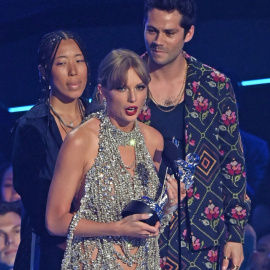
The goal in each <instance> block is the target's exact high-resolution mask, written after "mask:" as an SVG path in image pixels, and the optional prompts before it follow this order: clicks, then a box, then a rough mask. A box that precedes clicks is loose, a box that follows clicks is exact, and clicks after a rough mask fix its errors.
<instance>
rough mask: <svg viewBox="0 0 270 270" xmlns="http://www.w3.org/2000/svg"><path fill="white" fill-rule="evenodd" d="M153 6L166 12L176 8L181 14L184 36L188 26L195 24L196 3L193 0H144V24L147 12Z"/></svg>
mask: <svg viewBox="0 0 270 270" xmlns="http://www.w3.org/2000/svg"><path fill="white" fill-rule="evenodd" d="M154 8H156V9H159V10H165V11H167V12H173V11H174V10H177V11H178V12H179V13H180V14H181V15H182V19H181V22H180V26H181V27H183V28H184V29H185V32H184V35H185V36H186V34H187V33H188V31H189V29H190V27H191V26H192V25H194V24H195V19H196V3H195V1H194V0H145V2H144V24H145V23H146V21H147V17H148V12H149V11H151V10H152V9H154Z"/></svg>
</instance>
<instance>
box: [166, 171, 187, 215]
mask: <svg viewBox="0 0 270 270" xmlns="http://www.w3.org/2000/svg"><path fill="white" fill-rule="evenodd" d="M166 179H167V181H166V186H167V194H168V203H167V204H166V205H165V207H164V213H165V214H168V213H170V212H172V211H173V212H174V211H175V210H176V209H177V204H178V190H177V189H178V184H177V181H176V180H175V179H174V178H173V177H171V176H170V175H167V176H166ZM186 195H187V193H186V190H185V184H184V183H182V182H180V202H181V201H182V200H183V199H184V198H185V197H186Z"/></svg>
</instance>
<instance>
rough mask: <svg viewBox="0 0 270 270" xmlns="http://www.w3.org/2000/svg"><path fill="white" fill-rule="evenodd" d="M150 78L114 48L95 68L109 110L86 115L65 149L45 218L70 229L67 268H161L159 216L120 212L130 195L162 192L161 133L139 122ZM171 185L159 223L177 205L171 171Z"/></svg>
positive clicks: (54, 229) (53, 227)
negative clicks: (153, 218)
mask: <svg viewBox="0 0 270 270" xmlns="http://www.w3.org/2000/svg"><path fill="white" fill-rule="evenodd" d="M149 80H150V78H149V75H148V72H147V69H146V66H145V64H144V62H143V61H142V60H141V59H140V57H139V56H138V55H137V54H135V53H134V52H131V51H129V50H123V49H120V50H113V51H112V52H110V53H109V54H108V55H107V56H106V57H105V58H104V59H103V61H102V62H101V64H100V67H99V71H98V87H97V89H98V95H99V96H100V98H99V100H101V101H103V103H104V102H106V109H105V110H101V111H99V112H96V113H93V114H91V115H90V116H88V117H87V118H86V120H85V122H84V123H83V124H82V125H81V126H80V127H79V128H77V129H76V130H74V131H73V132H71V133H70V134H69V135H68V136H67V138H66V140H65V142H64V144H63V146H62V148H61V150H60V153H59V157H58V160H57V164H56V169H55V173H54V177H53V180H52V184H51V187H50V192H49V197H48V204H47V213H46V224H47V228H48V231H49V232H50V233H51V234H53V235H61V236H66V235H67V234H68V240H67V248H66V251H65V256H64V260H63V263H62V269H113V270H115V269H159V248H158V239H157V238H158V235H159V227H160V222H156V223H155V224H154V225H148V224H147V223H145V222H142V221H143V220H147V219H149V218H150V217H151V214H147V213H143V214H133V215H130V216H127V217H124V218H122V214H121V213H122V210H123V209H124V208H125V207H126V206H127V205H128V203H129V202H130V201H131V200H133V199H139V198H140V197H141V196H142V195H143V196H147V197H150V198H152V199H154V200H156V199H157V197H158V190H159V187H160V184H159V179H158V176H157V173H156V171H157V170H158V169H159V165H160V161H161V152H162V149H163V138H162V136H161V134H160V133H159V132H158V131H157V130H155V129H154V128H152V127H149V126H147V125H145V124H142V123H140V122H138V121H137V117H138V114H139V113H140V112H141V109H142V107H143V105H144V103H145V99H146V97H147V87H148V83H149ZM166 185H167V188H168V197H169V201H168V202H167V204H166V205H165V208H164V213H165V218H163V219H162V220H161V225H163V224H166V221H167V222H168V221H169V219H170V217H171V212H172V208H174V207H175V205H176V204H177V183H176V180H174V179H172V178H171V177H168V178H167V182H166ZM72 206H73V207H74V212H73V213H71V212H70V208H72Z"/></svg>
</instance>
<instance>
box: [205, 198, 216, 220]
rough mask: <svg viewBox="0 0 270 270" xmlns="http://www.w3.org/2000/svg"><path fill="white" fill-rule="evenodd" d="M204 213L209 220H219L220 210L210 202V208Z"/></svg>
mask: <svg viewBox="0 0 270 270" xmlns="http://www.w3.org/2000/svg"><path fill="white" fill-rule="evenodd" d="M204 213H205V214H206V217H207V218H208V219H209V220H212V219H216V218H218V215H219V208H218V207H217V206H215V205H214V204H213V203H211V202H210V204H209V205H208V207H205V210H204Z"/></svg>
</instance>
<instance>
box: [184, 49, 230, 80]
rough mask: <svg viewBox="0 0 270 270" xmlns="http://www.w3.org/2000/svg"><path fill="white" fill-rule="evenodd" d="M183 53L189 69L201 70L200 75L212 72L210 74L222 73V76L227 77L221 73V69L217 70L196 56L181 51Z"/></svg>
mask: <svg viewBox="0 0 270 270" xmlns="http://www.w3.org/2000/svg"><path fill="white" fill-rule="evenodd" d="M183 55H184V57H185V59H186V61H187V63H188V65H189V66H190V67H191V69H192V68H193V69H196V70H197V71H201V75H204V76H205V75H209V74H211V73H212V76H214V77H215V75H217V76H219V75H222V76H223V77H224V78H228V77H227V76H226V75H225V74H223V73H222V72H221V71H219V70H217V69H216V68H214V67H212V66H209V65H207V64H205V63H202V62H201V61H199V60H198V59H197V58H195V57H193V56H191V55H189V54H188V53H186V52H185V51H183Z"/></svg>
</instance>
